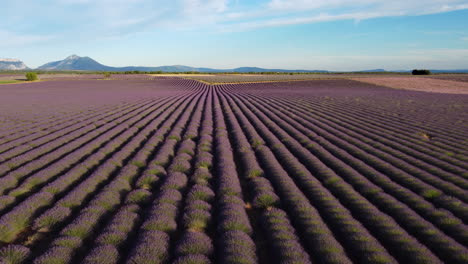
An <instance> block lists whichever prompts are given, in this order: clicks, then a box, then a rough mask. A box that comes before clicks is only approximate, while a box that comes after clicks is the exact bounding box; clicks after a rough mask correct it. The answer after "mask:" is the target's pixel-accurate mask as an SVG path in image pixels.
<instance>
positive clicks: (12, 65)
mask: <svg viewBox="0 0 468 264" xmlns="http://www.w3.org/2000/svg"><path fill="white" fill-rule="evenodd" d="M27 69H29V68H28V66H26V65H25V64H24V63H23V62H22V61H20V60H17V59H0V70H13V71H15V70H27Z"/></svg>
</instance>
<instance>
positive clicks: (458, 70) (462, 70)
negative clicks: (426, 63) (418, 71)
mask: <svg viewBox="0 0 468 264" xmlns="http://www.w3.org/2000/svg"><path fill="white" fill-rule="evenodd" d="M430 71H431V72H432V73H468V69H456V70H430Z"/></svg>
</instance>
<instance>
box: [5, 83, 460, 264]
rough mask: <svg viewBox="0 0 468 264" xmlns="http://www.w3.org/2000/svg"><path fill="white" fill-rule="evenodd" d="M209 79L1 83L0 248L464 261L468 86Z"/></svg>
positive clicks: (132, 257) (52, 256) (63, 257)
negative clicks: (431, 88)
mask: <svg viewBox="0 0 468 264" xmlns="http://www.w3.org/2000/svg"><path fill="white" fill-rule="evenodd" d="M291 76H292V77H291V78H298V77H297V76H294V75H291ZM298 76H300V75H298ZM304 76H309V75H304ZM310 76H313V75H310ZM209 78H211V77H200V79H201V80H203V81H205V82H200V81H198V80H192V79H183V78H178V77H170V76H168V77H161V76H147V75H136V76H118V75H117V76H113V78H112V80H99V79H100V76H91V77H90V78H89V79H87V80H84V79H82V78H80V80H78V79H76V78H75V79H74V77H66V76H61V77H60V78H58V79H56V80H53V81H44V82H35V83H27V84H11V85H1V86H0V263H2V264H3V263H34V264H46V263H468V248H467V245H468V228H467V226H466V224H467V223H468V204H467V203H468V195H467V194H468V193H467V190H468V162H467V161H468V140H467V135H468V127H467V125H466V122H467V118H468V109H467V107H468V95H467V94H445V93H429V92H423V91H411V90H404V89H392V88H389V87H384V86H377V85H375V84H371V83H368V82H363V81H360V80H356V79H355V80H350V79H348V77H346V78H345V77H343V78H335V77H333V78H332V77H330V76H329V77H327V78H320V77H317V79H311V80H301V81H296V80H294V79H290V81H285V78H283V79H281V80H282V82H275V81H278V79H275V78H279V77H271V76H269V77H268V78H273V79H265V78H267V77H254V78H253V79H251V80H249V81H247V82H249V83H239V84H234V82H239V81H233V79H229V80H228V79H218V80H215V81H212V82H213V83H217V84H215V85H209V84H207V83H206V82H209V81H207V80H208V79H209ZM214 78H224V77H214ZM229 78H234V77H229ZM236 78H239V76H236ZM288 78H289V77H288ZM310 78H312V77H310ZM463 78H464V77H459V78H458V80H455V81H460V82H464V79H463ZM439 79H442V81H445V80H447V79H448V77H440V78H439ZM293 80H294V81H293ZM431 80H434V82H437V81H438V80H436V79H431ZM450 80H452V79H450ZM259 81H260V82H259ZM241 82H242V81H241ZM255 82H259V83H255ZM223 83H224V84H223ZM463 85H465V84H461V87H462V86H463Z"/></svg>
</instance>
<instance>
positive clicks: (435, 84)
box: [350, 77, 468, 94]
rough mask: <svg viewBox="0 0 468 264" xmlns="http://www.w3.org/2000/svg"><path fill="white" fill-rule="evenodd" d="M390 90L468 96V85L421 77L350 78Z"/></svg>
mask: <svg viewBox="0 0 468 264" xmlns="http://www.w3.org/2000/svg"><path fill="white" fill-rule="evenodd" d="M350 79H352V80H355V81H359V82H365V83H370V84H375V85H380V86H385V87H390V88H396V89H405V90H413V91H421V92H430V93H446V94H468V83H466V82H457V81H451V80H439V79H432V78H421V77H365V78H350Z"/></svg>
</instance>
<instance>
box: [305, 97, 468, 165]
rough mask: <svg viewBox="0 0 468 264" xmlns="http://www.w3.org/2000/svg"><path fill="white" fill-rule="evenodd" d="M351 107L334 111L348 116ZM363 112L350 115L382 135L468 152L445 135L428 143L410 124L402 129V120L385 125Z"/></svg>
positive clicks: (442, 148) (428, 146) (446, 149)
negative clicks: (417, 134) (405, 129)
mask: <svg viewBox="0 0 468 264" xmlns="http://www.w3.org/2000/svg"><path fill="white" fill-rule="evenodd" d="M321 107H325V108H328V107H327V105H321ZM350 108H352V107H350V106H343V107H342V108H340V107H333V113H342V114H344V116H347V115H348V114H350V111H349V109H350ZM342 109H347V110H348V111H343V110H342ZM309 110H310V109H309ZM361 112H362V110H361V111H358V112H356V113H352V114H351V115H350V117H352V119H357V120H358V121H359V123H363V124H369V126H371V127H375V128H376V129H377V130H380V131H381V132H380V135H381V136H386V135H392V136H394V137H396V138H402V139H406V141H408V142H411V143H413V144H415V145H423V146H424V147H425V148H429V149H435V150H445V151H441V152H443V153H445V152H447V151H455V152H460V153H464V154H467V152H466V151H463V150H462V148H460V147H459V145H458V143H454V142H452V141H449V140H446V139H445V138H444V137H439V138H438V140H437V141H432V142H431V144H428V143H427V142H424V141H422V140H421V139H420V138H418V139H415V137H414V135H415V133H414V129H412V127H411V126H408V129H407V130H408V131H402V127H403V126H404V125H403V124H402V123H401V122H398V121H395V122H392V123H391V124H388V122H387V123H385V125H383V124H382V120H381V119H379V118H376V117H374V116H373V115H372V114H371V112H368V113H367V114H362V113H361ZM366 112H367V111H366ZM344 120H346V119H344ZM364 127H367V126H364ZM421 130H423V131H425V130H424V128H421ZM438 141H441V142H438ZM428 154H430V152H428ZM449 158H450V157H449ZM453 158H457V156H454V157H453Z"/></svg>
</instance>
